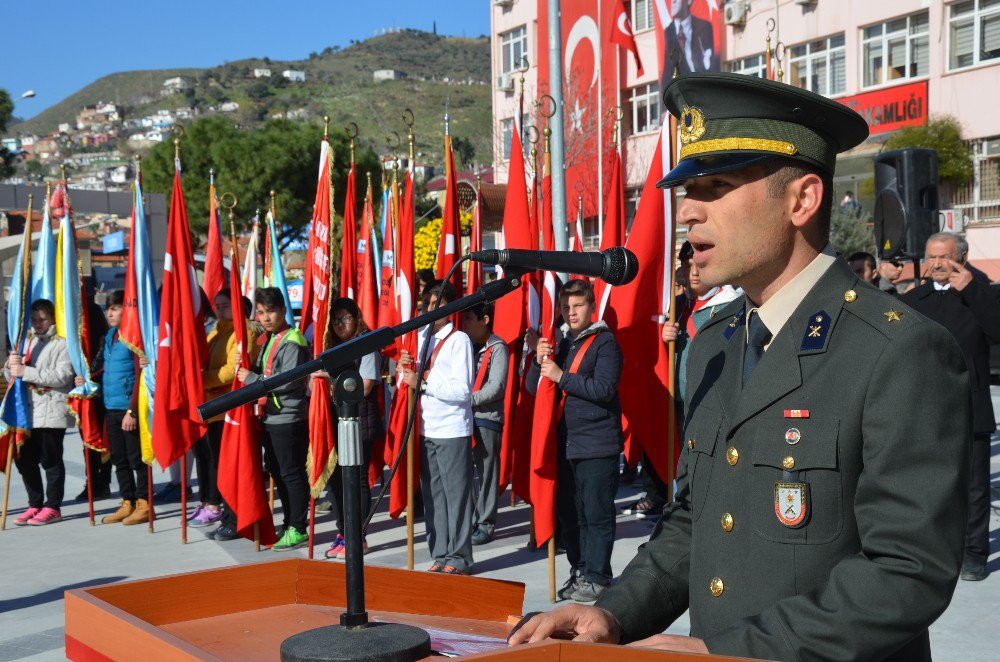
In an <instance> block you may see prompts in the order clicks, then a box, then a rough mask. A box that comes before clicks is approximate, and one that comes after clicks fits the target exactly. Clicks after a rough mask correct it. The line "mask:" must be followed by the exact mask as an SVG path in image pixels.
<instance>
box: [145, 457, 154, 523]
mask: <svg viewBox="0 0 1000 662" xmlns="http://www.w3.org/2000/svg"><path fill="white" fill-rule="evenodd" d="M146 489H147V491H148V492H149V494H148V495H147V497H146V501H147V503H149V521H148V522H149V523H148V525H147V527H146V532H147V533H152V532H153V465H152V464H147V465H146Z"/></svg>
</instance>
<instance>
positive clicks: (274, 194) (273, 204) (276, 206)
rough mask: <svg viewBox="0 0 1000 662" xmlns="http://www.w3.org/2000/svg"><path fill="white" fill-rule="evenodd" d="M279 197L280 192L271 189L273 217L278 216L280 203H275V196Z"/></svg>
mask: <svg viewBox="0 0 1000 662" xmlns="http://www.w3.org/2000/svg"><path fill="white" fill-rule="evenodd" d="M277 197H278V192H277V191H275V190H274V189H271V216H272V217H277V216H278V205H277V204H276V203H275V198H277Z"/></svg>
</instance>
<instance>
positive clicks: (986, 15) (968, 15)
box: [948, 0, 1000, 69]
mask: <svg viewBox="0 0 1000 662" xmlns="http://www.w3.org/2000/svg"><path fill="white" fill-rule="evenodd" d="M948 42H949V48H948V68H949V69H961V68H962V67H971V66H974V65H977V64H979V63H980V62H986V61H988V60H995V59H996V58H1000V0H966V2H956V3H955V4H953V5H950V6H949V7H948Z"/></svg>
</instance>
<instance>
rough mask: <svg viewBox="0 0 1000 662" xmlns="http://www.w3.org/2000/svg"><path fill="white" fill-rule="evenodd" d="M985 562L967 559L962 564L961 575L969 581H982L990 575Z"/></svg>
mask: <svg viewBox="0 0 1000 662" xmlns="http://www.w3.org/2000/svg"><path fill="white" fill-rule="evenodd" d="M989 574H990V573H989V572H987V571H986V564H985V563H976V562H973V561H966V562H965V563H963V564H962V574H961V575H959V577H960V578H961V579H962V580H963V581H967V582H981V581H983V580H984V579H986V578H987V577H988V576H989Z"/></svg>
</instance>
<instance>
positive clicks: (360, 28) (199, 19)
mask: <svg viewBox="0 0 1000 662" xmlns="http://www.w3.org/2000/svg"><path fill="white" fill-rule="evenodd" d="M434 21H436V22H437V31H438V34H446V35H459V36H462V35H464V36H467V37H476V36H479V35H481V34H489V29H490V2H489V0H451V1H446V0H409V1H404V0H381V1H380V2H377V3H371V2H358V1H357V0H327V1H326V2H317V1H314V0H284V1H283V2H272V1H269V2H263V1H258V0H243V1H242V2H238V1H235V0H216V1H215V2H213V1H211V0H202V1H200V2H194V1H192V0H165V1H161V2H132V1H129V2H123V3H119V2H109V1H107V0H97V1H96V2H80V1H78V0H49V1H48V2H46V3H39V2H36V1H29V0H2V2H0V26H3V27H2V29H3V41H4V45H3V47H2V50H0V87H2V88H4V89H6V90H7V91H8V92H9V93H10V95H11V97H12V98H13V99H14V101H15V103H16V105H15V108H14V114H15V115H16V116H18V117H22V118H24V119H28V118H30V117H33V116H34V115H37V114H38V113H40V112H41V111H43V110H45V109H46V108H47V107H49V106H51V105H52V104H55V103H58V102H59V101H61V100H62V99H64V98H66V97H67V96H69V95H70V94H72V93H73V92H76V91H77V90H79V89H80V88H82V87H85V86H86V85H88V84H89V83H91V82H93V81H94V80H96V79H98V78H100V77H101V76H104V75H106V74H110V73H114V72H116V71H131V70H136V69H163V68H172V67H209V66H214V65H217V64H222V63H223V62H226V61H230V60H240V59H243V58H247V57H270V58H273V59H280V60H293V59H295V60H297V59H305V58H306V57H308V56H309V53H310V52H311V51H317V52H319V51H322V50H323V49H324V48H326V47H327V46H336V45H340V46H347V45H348V44H349V43H350V40H351V39H357V40H364V39H367V38H368V37H371V36H372V34H373V31H375V30H379V31H381V30H382V28H389V27H393V26H395V27H400V28H415V29H420V30H427V31H430V30H431V29H432V27H433V22H434ZM29 89H31V90H34V91H35V92H36V94H37V96H36V97H35V98H34V99H25V100H20V96H21V94H22V93H23V92H24V91H26V90H29Z"/></svg>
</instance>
